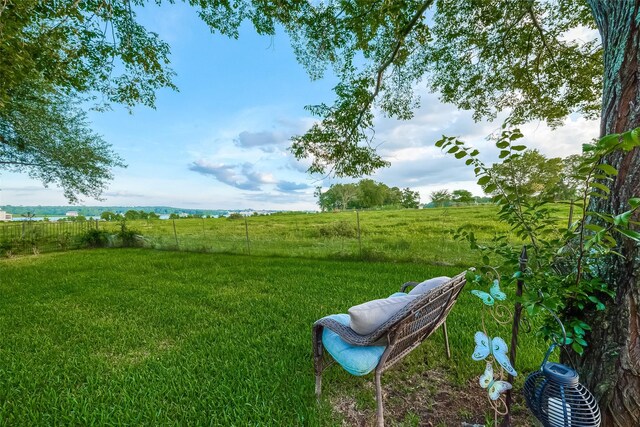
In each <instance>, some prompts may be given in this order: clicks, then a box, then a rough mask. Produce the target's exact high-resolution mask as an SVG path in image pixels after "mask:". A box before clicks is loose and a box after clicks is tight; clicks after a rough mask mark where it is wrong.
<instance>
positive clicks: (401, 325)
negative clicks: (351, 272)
mask: <svg viewBox="0 0 640 427" xmlns="http://www.w3.org/2000/svg"><path fill="white" fill-rule="evenodd" d="M465 276H466V271H465V272H463V273H460V274H458V275H457V276H455V277H453V278H451V280H449V281H448V282H446V283H443V284H442V285H440V286H438V287H436V288H434V289H431V290H430V291H428V292H426V293H424V294H423V295H420V296H419V297H418V298H416V299H415V300H414V301H412V302H411V303H410V304H408V305H407V307H405V308H404V309H403V310H402V311H401V312H400V313H398V314H397V315H396V316H394V318H395V319H394V325H393V326H392V327H391V328H390V329H389V332H388V335H387V337H388V346H387V349H386V350H385V352H384V354H383V355H382V358H381V359H380V363H379V364H378V367H377V368H376V370H379V371H380V372H383V371H385V370H386V369H387V368H389V367H391V366H392V365H393V364H395V363H396V362H398V361H399V360H400V359H402V358H403V357H404V356H405V355H406V354H407V353H409V352H410V351H411V350H413V349H414V348H416V347H418V346H419V345H420V344H421V343H422V341H424V340H425V339H426V338H427V337H428V336H429V335H431V333H433V331H435V330H436V329H438V327H439V326H440V325H441V324H442V323H443V322H444V321H445V320H446V318H447V315H448V314H449V311H451V308H452V307H453V306H454V304H455V303H456V300H457V299H458V295H459V294H460V291H462V288H463V287H464V285H465V283H466V279H465Z"/></svg>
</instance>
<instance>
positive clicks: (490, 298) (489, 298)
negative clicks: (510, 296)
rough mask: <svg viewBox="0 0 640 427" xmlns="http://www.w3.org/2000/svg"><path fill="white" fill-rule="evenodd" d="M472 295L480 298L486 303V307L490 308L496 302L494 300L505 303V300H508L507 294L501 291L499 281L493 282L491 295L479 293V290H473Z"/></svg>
mask: <svg viewBox="0 0 640 427" xmlns="http://www.w3.org/2000/svg"><path fill="white" fill-rule="evenodd" d="M471 293H472V294H473V295H475V296H477V297H478V298H480V299H481V300H482V302H483V303H485V305H488V306H490V307H491V306H492V305H493V303H494V302H495V301H494V299H496V300H498V301H504V300H505V299H507V294H505V293H504V292H502V291H501V290H500V282H499V281H498V279H496V280H494V281H493V284H492V285H491V288H490V289H489V293H486V292H483V291H479V290H477V289H474V290H472V291H471Z"/></svg>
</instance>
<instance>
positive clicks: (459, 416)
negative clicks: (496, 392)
mask: <svg viewBox="0 0 640 427" xmlns="http://www.w3.org/2000/svg"><path fill="white" fill-rule="evenodd" d="M393 380H395V379H393ZM393 380H391V379H390V380H388V381H386V382H385V378H384V376H383V380H382V390H383V400H384V418H385V425H387V426H429V427H436V426H463V425H466V426H470V425H481V426H484V425H493V420H494V411H493V409H492V407H491V405H490V404H489V400H488V398H487V392H486V391H485V390H482V389H481V388H480V386H479V385H478V384H477V382H476V381H469V382H468V383H467V384H464V385H457V384H454V383H453V382H452V381H449V380H448V379H447V374H446V372H443V371H442V370H437V369H431V370H427V371H425V372H423V373H421V374H414V375H412V376H410V377H408V378H407V379H406V380H405V381H397V380H396V381H393ZM363 386H364V388H365V389H366V390H367V392H371V394H372V396H373V399H375V388H374V387H373V383H372V381H369V382H367V383H366V385H363ZM514 397H515V400H516V401H515V403H514V405H513V407H512V417H511V419H512V425H513V426H533V425H535V422H534V419H533V418H532V417H531V415H530V414H529V413H528V411H527V409H526V407H525V406H524V399H523V398H522V396H521V395H520V394H518V392H517V391H516V393H514ZM330 403H331V405H332V407H333V409H334V411H335V412H337V414H338V416H339V417H340V418H342V420H343V422H342V425H343V426H358V427H366V426H373V425H375V420H376V409H375V405H373V408H371V407H370V406H371V405H363V404H359V402H357V400H356V398H354V397H352V396H334V397H332V398H330ZM501 421H502V417H498V422H499V423H500V422H501Z"/></svg>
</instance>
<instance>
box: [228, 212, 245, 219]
mask: <svg viewBox="0 0 640 427" xmlns="http://www.w3.org/2000/svg"><path fill="white" fill-rule="evenodd" d="M243 218H244V215H242V214H241V213H238V212H233V213H230V214H229V216H228V217H227V219H243Z"/></svg>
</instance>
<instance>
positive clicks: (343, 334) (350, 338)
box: [313, 317, 387, 346]
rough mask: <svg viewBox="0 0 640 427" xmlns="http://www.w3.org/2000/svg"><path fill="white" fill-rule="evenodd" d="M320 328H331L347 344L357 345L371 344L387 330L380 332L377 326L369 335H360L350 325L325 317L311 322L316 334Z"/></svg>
mask: <svg viewBox="0 0 640 427" xmlns="http://www.w3.org/2000/svg"><path fill="white" fill-rule="evenodd" d="M322 328H327V329H331V330H332V331H333V332H335V333H336V334H338V335H339V336H340V338H342V339H343V340H345V341H346V342H348V343H349V344H351V345H359V346H366V345H373V344H375V343H376V341H378V340H379V339H380V337H381V336H382V335H384V334H386V332H387V331H386V330H385V331H382V333H381V328H378V329H376V330H375V331H373V332H372V333H370V334H369V335H360V334H358V333H356V332H355V331H354V330H353V329H351V328H350V327H348V326H346V325H343V324H342V323H340V322H337V321H335V320H333V319H331V318H327V317H325V318H322V319H320V320H318V321H317V322H316V323H314V324H313V329H314V330H315V331H316V333H317V334H318V335H320V334H321V333H322Z"/></svg>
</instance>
